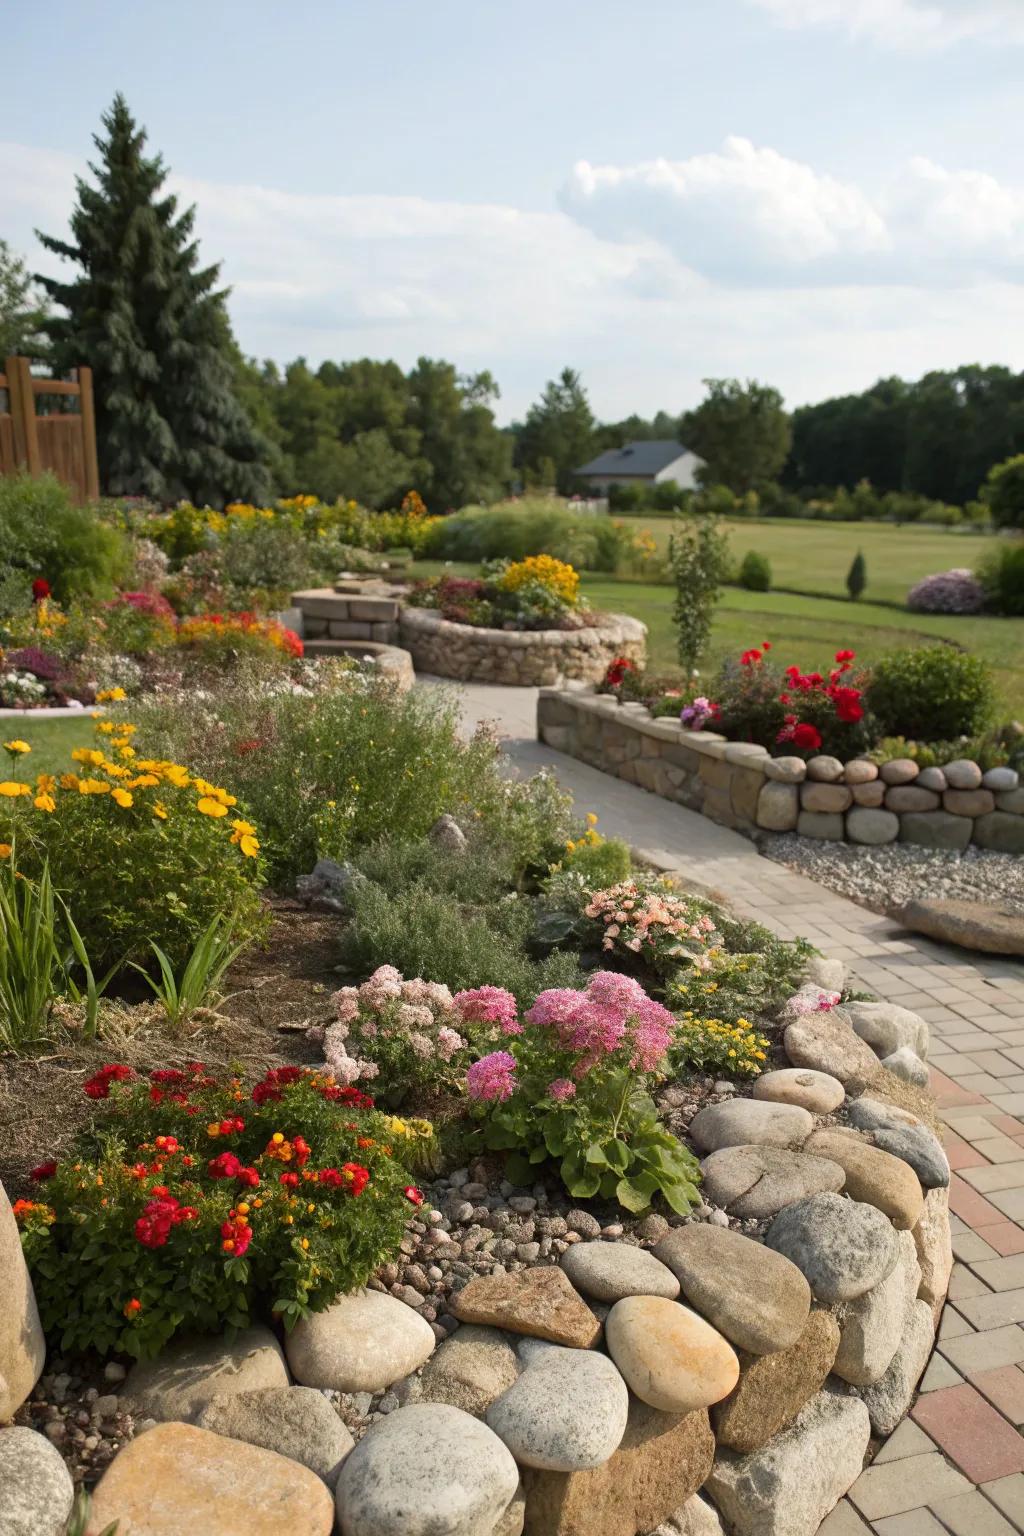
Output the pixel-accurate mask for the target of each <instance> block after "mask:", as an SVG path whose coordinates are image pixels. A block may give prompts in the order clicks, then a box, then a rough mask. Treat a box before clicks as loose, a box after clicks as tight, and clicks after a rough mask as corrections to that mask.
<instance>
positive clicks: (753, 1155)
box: [695, 1147, 846, 1230]
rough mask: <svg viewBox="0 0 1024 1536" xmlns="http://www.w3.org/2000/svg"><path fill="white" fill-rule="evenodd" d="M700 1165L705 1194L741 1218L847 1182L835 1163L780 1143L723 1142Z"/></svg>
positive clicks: (763, 1214) (760, 1216)
mask: <svg viewBox="0 0 1024 1536" xmlns="http://www.w3.org/2000/svg"><path fill="white" fill-rule="evenodd" d="M700 1170H701V1173H702V1174H703V1176H704V1184H703V1194H704V1197H705V1199H707V1200H710V1201H711V1202H712V1204H714V1205H718V1206H721V1207H722V1209H723V1210H726V1211H728V1212H729V1214H730V1215H731V1216H738V1217H740V1218H741V1219H742V1220H746V1219H747V1218H753V1219H754V1220H760V1219H763V1218H764V1217H766V1216H774V1215H775V1214H776V1212H777V1211H781V1210H782V1209H783V1207H784V1206H787V1205H792V1204H793V1201H794V1200H804V1199H806V1198H807V1196H808V1195H818V1194H821V1193H823V1192H824V1191H825V1190H832V1191H833V1192H837V1191H838V1190H840V1189H842V1187H843V1185H844V1184H845V1183H846V1174H845V1173H844V1172H843V1170H842V1168H840V1167H839V1165H838V1163H834V1162H830V1161H829V1160H828V1159H827V1158H824V1157H810V1156H808V1155H807V1154H806V1153H805V1152H788V1151H787V1150H786V1149H785V1148H784V1147H723V1148H722V1150H721V1151H720V1152H712V1154H711V1156H710V1157H706V1158H705V1159H704V1161H703V1162H702V1163H701V1165H700ZM695 1230H696V1229H695Z"/></svg>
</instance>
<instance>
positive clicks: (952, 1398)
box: [462, 685, 1024, 1536]
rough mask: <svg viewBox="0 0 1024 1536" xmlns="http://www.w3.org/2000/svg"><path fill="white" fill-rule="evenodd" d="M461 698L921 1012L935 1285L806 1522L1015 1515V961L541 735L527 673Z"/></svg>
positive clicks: (523, 749) (690, 875)
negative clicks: (928, 1043)
mask: <svg viewBox="0 0 1024 1536" xmlns="http://www.w3.org/2000/svg"><path fill="white" fill-rule="evenodd" d="M462 708H463V715H464V718H465V720H466V722H467V724H470V723H473V722H475V721H478V720H496V721H497V722H498V726H499V730H500V731H501V734H502V735H503V736H504V737H505V738H506V740H505V745H506V749H507V750H508V753H509V756H510V757H511V758H512V760H513V762H514V763H515V764H516V766H517V767H518V768H519V769H520V770H521V771H523V772H527V773H529V772H535V771H536V770H537V769H538V768H540V767H547V768H550V769H551V770H552V771H553V772H554V773H555V774H556V775H557V777H558V779H559V781H560V782H561V783H562V784H563V785H564V786H565V788H566V789H569V790H571V791H572V792H573V794H574V795H575V797H576V802H577V805H578V806H579V808H580V809H581V810H582V811H595V812H596V813H597V815H598V816H599V817H600V827H601V830H602V831H603V832H604V833H605V834H606V835H607V836H609V837H624V838H626V839H627V841H629V842H630V843H631V844H633V845H634V846H635V847H638V848H640V849H642V850H643V851H644V853H645V854H647V855H648V856H649V857H650V858H651V859H652V861H653V862H654V863H656V864H658V865H660V866H662V867H664V868H666V869H672V870H674V871H678V872H679V873H680V875H682V876H683V877H685V878H687V879H689V880H690V881H692V882H693V883H694V884H697V885H699V886H701V887H704V888H707V889H712V890H716V891H719V892H721V894H722V895H723V896H725V897H726V898H727V899H728V901H729V903H730V905H731V906H732V907H733V909H734V910H735V911H737V912H739V913H740V914H742V915H744V916H749V917H754V918H757V919H758V920H759V921H760V922H762V923H764V924H765V925H766V926H768V927H771V928H773V929H774V930H775V931H776V932H777V933H778V934H780V935H782V936H783V937H785V938H795V937H797V936H798V935H801V934H802V935H804V936H805V937H806V938H809V939H811V940H812V942H813V943H814V944H816V945H817V947H818V948H819V949H820V950H821V951H822V952H823V953H824V954H827V955H830V956H834V957H835V958H837V959H842V960H845V961H846V962H847V965H848V966H849V969H850V973H851V981H852V984H853V985H854V986H855V987H857V988H859V989H860V990H863V991H870V992H872V993H874V994H875V995H876V996H878V997H881V998H885V999H887V1000H888V1001H890V1002H894V1003H899V1004H901V1005H902V1006H904V1007H906V1008H912V1009H913V1010H914V1011H915V1012H916V1013H919V1014H920V1015H921V1016H922V1018H925V1019H927V1020H928V1023H929V1025H930V1028H931V1034H932V1048H931V1058H930V1059H931V1066H932V1084H933V1088H934V1090H935V1094H936V1098H937V1101H938V1104H939V1109H940V1113H941V1118H942V1121H943V1123H944V1126H945V1144H946V1149H947V1151H948V1153H949V1161H950V1166H951V1168H952V1169H953V1178H952V1183H951V1186H950V1201H949V1203H950V1211H951V1224H952V1228H953V1252H954V1256H955V1260H956V1262H955V1264H954V1268H953V1275H952V1279H951V1282H950V1287H949V1298H948V1301H947V1304H946V1308H945V1311H944V1313H943V1317H942V1322H941V1325H940V1328H939V1337H938V1341H937V1345H936V1349H935V1352H934V1354H933V1355H932V1358H931V1361H930V1363H929V1365H928V1368H927V1370H926V1371H925V1374H924V1377H923V1378H922V1381H921V1387H920V1392H921V1395H920V1397H919V1399H918V1401H917V1404H916V1406H915V1408H914V1409H913V1412H912V1414H911V1416H910V1418H908V1419H906V1420H905V1421H904V1422H903V1423H902V1424H901V1425H900V1426H899V1428H898V1429H897V1430H896V1433H895V1434H894V1435H892V1436H891V1437H890V1439H889V1440H888V1441H887V1442H886V1443H885V1444H884V1445H883V1446H882V1448H881V1450H880V1451H879V1452H878V1454H877V1455H876V1456H875V1458H874V1460H873V1461H872V1463H871V1464H870V1466H869V1467H867V1469H866V1470H865V1471H864V1472H863V1473H862V1474H861V1476H860V1477H859V1478H858V1480H857V1482H856V1483H855V1484H854V1485H853V1487H852V1488H851V1489H850V1493H849V1495H848V1497H847V1498H845V1499H844V1500H843V1501H842V1503H841V1504H839V1505H838V1506H837V1508H836V1509H835V1510H833V1512H832V1513H831V1514H830V1515H829V1516H828V1517H827V1518H826V1520H825V1521H824V1523H823V1524H822V1526H821V1528H820V1532H819V1536H870V1533H872V1532H875V1533H877V1536H1013V1533H1015V1532H1024V1438H1022V1436H1021V1433H1020V1430H1021V1426H1022V1425H1024V1326H1022V1325H1024V965H1021V964H1019V963H1017V962H1016V961H1013V960H1002V959H998V958H994V957H993V958H985V957H982V956H972V955H969V954H968V953H967V952H966V951H963V950H958V949H950V948H946V947H945V946H943V945H940V944H934V943H932V942H930V941H929V940H927V939H923V938H918V937H916V936H915V935H912V934H909V933H907V932H906V931H905V930H904V929H901V928H900V927H898V926H897V925H896V924H895V923H893V922H892V921H891V920H890V919H888V918H884V917H878V916H876V915H875V914H874V913H871V912H868V911H865V910H864V908H862V907H858V906H857V905H855V903H853V902H851V901H847V900H846V899H845V897H842V896H837V895H835V894H834V893H833V892H831V891H827V890H825V889H823V888H822V887H821V886H819V885H816V884H815V883H814V882H813V881H811V880H807V879H805V878H804V877H803V876H802V875H798V874H795V873H794V872H792V871H791V870H788V869H785V868H784V867H783V866H782V865H779V864H775V863H772V862H771V861H770V860H768V859H763V858H761V857H760V856H759V855H758V854H757V852H756V851H755V849H754V847H753V845H752V844H751V843H749V842H748V841H747V840H746V839H745V838H742V837H740V836H739V835H738V834H737V833H735V832H731V831H728V830H727V829H725V828H723V827H718V826H715V825H714V823H713V822H710V821H708V820H707V819H706V818H705V817H703V816H700V815H698V814H697V813H696V812H693V811H687V810H684V809H683V808H682V807H680V806H677V805H673V804H672V803H671V802H670V801H667V800H662V799H660V798H659V797H657V796H656V795H651V794H648V793H647V792H646V791H645V790H642V789H637V788H635V787H634V786H632V785H630V784H625V783H623V782H622V780H620V779H615V778H612V777H611V776H610V775H608V774H603V773H599V772H598V771H597V770H595V769H593V768H590V767H588V766H587V765H586V764H583V763H579V762H576V761H575V760H574V759H573V758H569V757H566V756H564V755H563V754H561V753H558V752H553V751H552V750H551V749H550V748H549V747H547V746H545V745H543V744H542V743H539V742H538V741H537V740H536V731H535V725H534V722H535V710H536V693H535V691H534V690H533V689H528V688H497V687H485V686H476V685H474V686H470V687H467V688H465V689H463V690H462Z"/></svg>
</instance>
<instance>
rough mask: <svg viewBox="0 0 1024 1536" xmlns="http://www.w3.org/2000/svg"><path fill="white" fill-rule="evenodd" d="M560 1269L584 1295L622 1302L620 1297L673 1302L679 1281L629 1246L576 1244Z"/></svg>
mask: <svg viewBox="0 0 1024 1536" xmlns="http://www.w3.org/2000/svg"><path fill="white" fill-rule="evenodd" d="M562 1268H563V1269H564V1270H565V1273H566V1274H567V1275H568V1276H569V1279H570V1280H571V1281H572V1283H573V1285H574V1286H575V1287H576V1289H577V1290H578V1291H582V1292H583V1295H584V1296H592V1297H593V1298H594V1300H595V1301H609V1302H615V1301H621V1300H622V1298H623V1296H667V1297H668V1299H669V1300H670V1301H675V1299H676V1297H677V1296H678V1295H679V1281H678V1280H677V1279H676V1277H675V1275H674V1274H673V1273H672V1271H671V1270H670V1269H666V1268H665V1266H664V1264H660V1263H659V1262H658V1260H657V1259H656V1258H655V1257H654V1255H653V1254H651V1253H648V1252H647V1251H646V1249H644V1248H634V1247H632V1246H631V1245H630V1244H628V1243H575V1244H574V1245H573V1246H572V1247H571V1248H570V1249H569V1251H568V1252H567V1253H566V1255H565V1257H564V1258H563V1259H562Z"/></svg>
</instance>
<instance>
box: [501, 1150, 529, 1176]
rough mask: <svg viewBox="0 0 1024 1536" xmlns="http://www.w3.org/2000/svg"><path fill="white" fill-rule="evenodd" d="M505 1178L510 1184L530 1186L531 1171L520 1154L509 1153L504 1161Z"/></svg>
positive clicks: (525, 1159)
mask: <svg viewBox="0 0 1024 1536" xmlns="http://www.w3.org/2000/svg"><path fill="white" fill-rule="evenodd" d="M505 1176H506V1178H507V1179H508V1180H509V1182H510V1183H511V1184H531V1183H532V1182H533V1171H532V1169H531V1167H530V1163H529V1159H528V1158H526V1157H524V1156H523V1154H522V1153H521V1152H510V1153H509V1155H508V1157H507V1158H506V1159H505Z"/></svg>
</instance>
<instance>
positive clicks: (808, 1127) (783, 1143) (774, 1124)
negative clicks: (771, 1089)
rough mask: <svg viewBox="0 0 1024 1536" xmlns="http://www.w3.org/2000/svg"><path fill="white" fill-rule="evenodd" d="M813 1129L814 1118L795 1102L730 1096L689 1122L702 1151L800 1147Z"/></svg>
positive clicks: (699, 1113)
mask: <svg viewBox="0 0 1024 1536" xmlns="http://www.w3.org/2000/svg"><path fill="white" fill-rule="evenodd" d="M813 1129H814V1117H813V1116H812V1115H810V1114H808V1112H807V1110H806V1109H801V1108H800V1107H799V1105H796V1104H770V1103H767V1102H765V1101H764V1100H760V1099H727V1100H726V1101H725V1102H724V1103H722V1104H708V1105H706V1106H705V1108H704V1109H702V1110H699V1111H698V1113H697V1114H696V1115H694V1117H693V1119H692V1120H691V1121H690V1136H691V1138H692V1140H693V1143H694V1145H695V1146H696V1147H697V1148H698V1150H699V1151H701V1152H717V1151H718V1150H719V1149H720V1148H721V1147H740V1146H769V1147H799V1146H801V1145H802V1144H803V1142H805V1141H806V1140H807V1138H808V1136H809V1135H810V1134H811V1132H812V1131H813Z"/></svg>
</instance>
